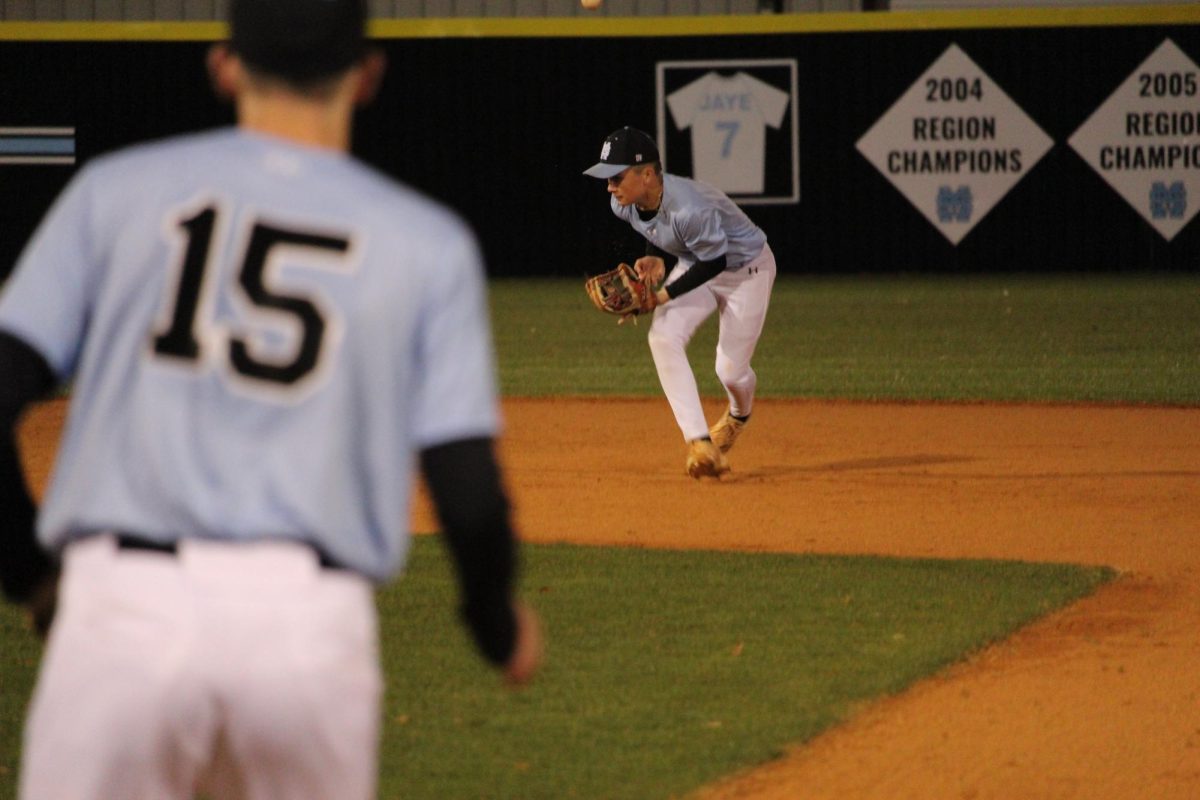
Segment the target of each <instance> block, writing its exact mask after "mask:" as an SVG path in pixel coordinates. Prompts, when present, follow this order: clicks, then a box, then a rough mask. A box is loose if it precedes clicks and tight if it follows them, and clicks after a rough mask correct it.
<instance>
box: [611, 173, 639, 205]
mask: <svg viewBox="0 0 1200 800" xmlns="http://www.w3.org/2000/svg"><path fill="white" fill-rule="evenodd" d="M646 170H647V167H628V168H626V169H625V171H623V172H618V173H617V174H616V175H613V176H612V177H611V178H609V179H608V191H609V194H611V195H612V196H613V197H615V198H617V203H619V204H620V205H622V206H627V205H629V204H630V203H637V202H639V201H641V200H642V199H643V198H644V197H645V196H646V187H647V181H646Z"/></svg>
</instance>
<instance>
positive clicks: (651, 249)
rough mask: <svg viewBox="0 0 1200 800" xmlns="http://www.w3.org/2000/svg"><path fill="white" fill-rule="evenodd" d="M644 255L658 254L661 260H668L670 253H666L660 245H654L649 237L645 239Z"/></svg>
mask: <svg viewBox="0 0 1200 800" xmlns="http://www.w3.org/2000/svg"><path fill="white" fill-rule="evenodd" d="M646 255H648V256H658V257H659V258H661V259H662V260H663V261H669V260H670V259H671V254H670V253H668V252H667V251H666V250H663V249H662V248H661V247H659V246H658V245H656V244H655V243H654V242H652V241H650V240H649V239H647V240H646Z"/></svg>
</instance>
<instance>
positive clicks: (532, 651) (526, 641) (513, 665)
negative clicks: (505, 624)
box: [504, 600, 545, 687]
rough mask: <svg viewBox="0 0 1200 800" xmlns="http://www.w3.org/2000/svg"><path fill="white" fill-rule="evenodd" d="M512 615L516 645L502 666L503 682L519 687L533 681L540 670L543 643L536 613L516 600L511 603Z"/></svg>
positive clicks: (540, 626)
mask: <svg viewBox="0 0 1200 800" xmlns="http://www.w3.org/2000/svg"><path fill="white" fill-rule="evenodd" d="M513 613H514V614H515V615H516V617H517V644H516V646H515V647H514V648H513V652H512V655H511V656H509V658H508V663H507V664H505V665H504V680H505V682H506V683H508V684H509V685H510V686H513V687H520V686H525V685H526V684H528V683H529V682H530V681H531V680H533V676H534V675H536V674H537V671H538V669H540V668H541V666H542V658H543V657H544V655H545V642H544V641H543V640H542V624H541V621H540V620H539V619H538V616H537V612H535V611H534V610H533V609H532V608H530V607H529V606H527V605H525V604H524V603H522V602H520V601H519V600H517V601H513Z"/></svg>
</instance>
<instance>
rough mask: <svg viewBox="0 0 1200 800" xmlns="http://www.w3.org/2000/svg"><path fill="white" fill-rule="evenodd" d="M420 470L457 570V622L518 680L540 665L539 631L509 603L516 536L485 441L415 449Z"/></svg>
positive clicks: (526, 613)
mask: <svg viewBox="0 0 1200 800" xmlns="http://www.w3.org/2000/svg"><path fill="white" fill-rule="evenodd" d="M421 469H422V471H423V472H424V475H425V481H426V483H427V485H428V486H429V492H430V495H431V496H432V498H433V503H434V507H435V508H436V509H437V514H438V518H439V520H440V521H441V524H442V531H443V535H444V536H445V539H446V544H447V546H448V548H449V550H450V554H451V556H452V558H453V560H454V564H455V567H456V568H457V573H458V578H459V585H460V590H461V596H462V608H461V612H462V616H463V619H464V621H465V622H466V624H467V627H468V629H469V630H470V631H471V635H472V637H473V638H474V640H475V643H476V645H477V646H478V647H479V650H480V652H481V653H482V654H483V656H484V657H485V658H487V659H488V660H489V661H490V662H492V663H493V664H497V665H501V664H502V665H504V666H505V669H506V673H507V677H508V679H509V680H510V681H512V682H513V683H517V684H522V683H525V682H527V681H528V680H529V679H530V678H531V677H532V676H533V673H534V672H535V671H536V670H537V667H538V665H539V662H540V660H541V634H540V631H539V629H538V624H537V619H536V617H535V616H534V615H533V614H532V613H531V612H530V611H528V610H527V609H525V608H524V607H523V606H521V605H520V604H519V603H516V602H514V600H513V587H514V584H515V576H516V569H517V548H516V538H515V536H514V535H513V530H512V526H511V525H510V523H509V504H508V498H507V496H506V495H505V492H504V488H503V486H502V485H501V481H500V469H499V466H498V465H497V463H496V459H495V456H494V454H493V448H492V440H491V439H490V438H472V439H463V440H459V441H455V442H450V443H448V444H442V445H437V446H435V447H430V448H427V449H425V450H422V451H421Z"/></svg>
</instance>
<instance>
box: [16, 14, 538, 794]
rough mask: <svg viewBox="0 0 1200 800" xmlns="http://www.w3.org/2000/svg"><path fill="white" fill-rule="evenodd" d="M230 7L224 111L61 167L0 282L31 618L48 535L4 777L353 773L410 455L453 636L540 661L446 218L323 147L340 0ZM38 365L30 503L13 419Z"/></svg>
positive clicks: (215, 782) (488, 359) (60, 780)
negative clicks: (447, 580) (380, 599)
mask: <svg viewBox="0 0 1200 800" xmlns="http://www.w3.org/2000/svg"><path fill="white" fill-rule="evenodd" d="M230 14H231V39H230V42H229V43H228V44H227V45H224V44H223V45H218V46H215V47H214V48H213V49H212V51H211V52H210V54H209V67H210V70H211V75H212V78H213V81H214V85H215V87H216V88H217V89H218V91H219V92H221V93H222V94H225V95H229V96H231V97H232V98H234V100H235V102H236V108H237V116H238V126H237V127H236V128H230V129H222V130H217V131H212V132H206V133H202V134H198V135H192V136H185V137H178V138H175V139H170V140H166V141H162V142H158V143H154V144H148V145H142V146H140V147H136V148H132V149H129V150H126V151H124V152H120V153H117V154H114V155H110V156H107V157H104V158H98V159H96V160H94V161H93V162H91V163H90V164H88V165H87V167H86V168H84V169H83V170H82V171H81V172H80V174H79V175H77V176H76V177H75V179H74V180H73V181H72V182H71V184H70V185H69V186H68V187H67V189H66V190H65V191H64V193H63V194H62V196H61V197H60V198H59V199H58V201H57V202H56V204H55V205H54V207H53V209H52V210H51V211H50V213H49V214H48V216H47V218H46V219H45V220H44V221H43V223H42V225H41V227H40V228H39V230H38V232H37V233H36V235H35V236H34V238H33V239H32V241H31V242H30V244H29V245H28V247H27V249H26V251H25V253H24V254H23V256H22V258H21V260H20V262H19V264H18V265H17V268H16V271H15V272H14V274H13V276H12V277H11V279H10V280H9V282H8V284H7V285H6V286H5V287H4V291H3V294H2V295H0V373H2V374H3V375H4V379H3V381H0V502H2V503H3V505H2V506H0V513H2V514H3V518H2V524H3V531H4V534H3V535H4V541H3V547H2V548H0V578H2V582H3V587H4V589H5V592H6V594H7V595H8V596H9V597H10V598H11V599H13V600H15V601H16V602H23V603H27V604H30V606H31V608H32V610H33V611H34V612H35V616H36V617H37V619H38V621H39V622H40V623H41V624H42V625H45V624H46V623H47V622H48V620H49V617H50V613H49V612H50V609H51V600H52V598H54V597H55V592H54V580H55V575H56V572H57V570H58V567H57V562H58V560H59V557H61V581H60V586H59V589H58V592H57V598H58V610H57V617H56V618H55V619H54V622H53V625H52V627H50V633H49V640H48V643H47V648H46V650H45V655H44V660H43V663H42V665H41V673H40V675H39V678H38V685H37V688H36V691H35V694H34V698H33V701H32V705H31V709H30V712H29V718H28V721H27V726H26V732H25V740H24V750H23V759H22V767H21V776H20V796H21V797H22V798H26V799H27V800H45V799H46V798H55V799H56V800H63V799H64V798H82V797H92V798H101V797H102V798H122V800H137V799H139V798H145V799H146V800H150V799H151V798H153V799H154V800H164V798H167V799H169V798H191V797H192V796H193V794H194V792H195V791H196V790H197V789H203V790H205V791H207V792H209V793H210V794H211V796H213V797H220V798H224V797H245V798H297V799H299V798H315V797H326V798H339V800H344V799H346V798H361V799H362V800H366V798H373V797H374V796H375V784H376V773H377V755H378V737H379V720H380V697H381V691H382V682H381V671H380V665H379V659H378V649H377V648H378V646H377V630H376V627H377V626H376V617H375V608H374V599H373V587H374V584H375V583H377V582H382V581H385V580H387V579H389V578H390V577H392V576H393V575H395V573H396V572H397V570H398V569H399V568H400V566H401V564H402V562H403V559H404V555H405V550H406V544H407V533H406V531H407V525H408V521H409V514H408V512H409V488H410V486H411V484H412V482H413V481H412V475H411V466H412V464H413V462H414V461H416V460H417V459H414V454H419V463H420V465H421V467H422V469H423V472H424V476H425V478H426V479H427V482H428V485H429V487H430V490H431V494H432V496H433V499H434V502H435V504H436V506H437V510H438V512H439V513H440V515H441V520H442V525H443V527H444V530H445V536H446V540H447V542H448V545H449V548H450V551H451V553H452V554H453V559H454V563H455V564H456V566H457V570H458V575H459V577H460V580H461V588H462V597H463V605H462V613H463V616H464V619H465V621H466V623H467V625H468V627H469V629H470V631H471V633H472V634H473V636H474V640H475V641H476V643H477V644H478V646H479V648H480V649H481V651H482V653H483V654H484V655H485V656H486V657H487V658H488V659H489V660H490V661H492V662H494V663H495V664H497V665H499V666H501V667H502V668H503V672H504V675H505V676H506V678H507V679H508V681H510V682H511V683H513V684H524V683H526V682H527V681H529V680H530V679H531V678H532V677H533V675H534V673H535V672H536V670H537V668H538V665H539V662H540V659H541V639H540V634H539V629H538V623H537V619H536V617H535V616H534V614H533V613H532V612H531V611H530V610H529V609H527V608H525V607H524V606H522V605H520V604H519V603H518V602H516V601H515V600H514V599H513V591H514V590H513V584H514V571H515V568H516V561H517V558H516V544H515V542H514V536H513V532H512V531H511V529H510V525H509V517H508V504H507V500H506V497H505V494H504V491H503V489H502V484H501V478H500V474H499V470H498V466H497V463H496V461H495V459H494V457H493V448H492V440H493V437H494V436H495V435H496V432H497V426H498V407H497V400H496V390H495V385H494V384H495V376H494V372H495V365H494V363H493V356H492V349H491V338H490V332H489V330H488V322H487V319H488V318H487V306H486V302H485V287H484V280H483V278H484V270H483V267H482V264H481V262H480V255H479V252H478V250H477V247H476V243H475V240H474V237H473V234H472V233H471V232H470V231H469V229H468V228H467V226H466V225H465V224H464V223H463V222H462V221H460V219H459V218H458V217H457V216H456V215H454V214H453V213H451V212H450V211H448V210H447V209H444V208H441V207H439V206H437V205H435V204H433V203H432V202H430V201H428V200H426V199H424V198H422V197H421V196H419V195H418V194H416V193H415V192H413V191H411V190H409V189H407V188H405V187H403V186H401V185H399V184H397V183H394V182H393V181H391V180H390V179H388V178H386V177H384V176H383V175H381V174H379V173H377V172H375V171H373V170H371V169H370V168H368V167H366V166H365V165H363V164H361V163H359V162H357V161H355V160H354V159H353V158H351V157H350V156H349V155H348V154H347V152H346V151H347V148H348V143H349V141H350V126H351V116H352V112H353V109H354V107H355V105H356V104H357V103H361V102H364V101H366V100H367V99H368V98H369V97H370V96H371V94H372V91H373V89H374V87H375V85H376V84H377V82H378V80H379V77H380V74H381V72H382V56H381V55H379V54H375V53H372V52H370V51H368V50H367V48H366V44H365V41H364V26H365V4H364V2H362V0H233V2H232V3H231V6H230ZM66 381H72V387H73V389H72V397H71V406H70V414H69V419H68V422H67V427H66V430H65V434H64V439H63V443H62V446H61V449H60V452H59V455H58V460H57V463H56V466H55V471H54V475H53V479H52V482H51V485H50V488H49V492H48V495H47V497H46V500H45V503H44V505H43V506H42V508H41V509H40V513H39V512H38V511H37V510H36V509H35V508H34V504H33V502H32V501H31V499H30V497H29V495H28V493H27V492H26V489H25V486H24V483H23V481H22V477H21V474H20V467H19V462H18V460H17V457H16V453H15V447H14V442H13V438H14V437H13V427H14V425H15V421H16V420H17V418H18V416H19V414H20V413H21V410H22V409H23V408H24V407H25V406H26V405H27V404H28V403H29V402H30V401H32V400H34V399H36V398H38V397H40V396H43V395H45V394H46V393H47V392H49V391H50V390H52V389H53V387H55V386H56V385H58V384H60V383H64V382H66ZM35 516H36V517H37V538H38V541H37V542H35V540H34V532H33V529H34V521H35ZM39 544H40V547H39V546H38V545H39ZM50 554H53V555H50Z"/></svg>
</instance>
